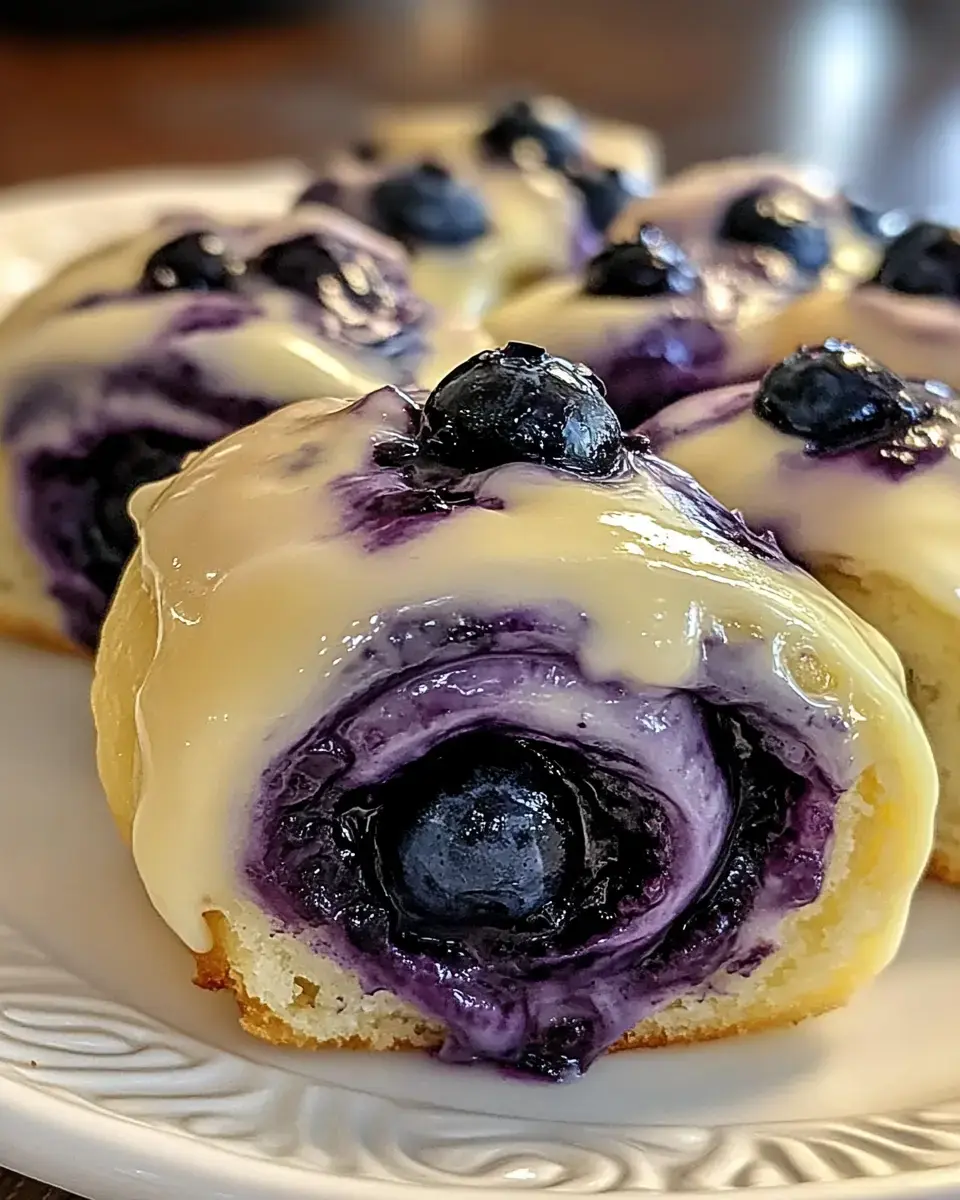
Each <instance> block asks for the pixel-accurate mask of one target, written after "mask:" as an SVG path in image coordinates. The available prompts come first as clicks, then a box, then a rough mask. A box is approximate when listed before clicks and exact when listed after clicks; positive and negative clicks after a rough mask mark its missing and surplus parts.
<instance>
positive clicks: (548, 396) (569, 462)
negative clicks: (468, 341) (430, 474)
mask: <svg viewBox="0 0 960 1200" xmlns="http://www.w3.org/2000/svg"><path fill="white" fill-rule="evenodd" d="M420 449H421V452H422V454H423V455H424V456H425V457H426V458H432V459H434V460H436V461H437V462H441V463H444V464H446V465H447V466H451V467H455V468H458V469H460V470H464V471H484V470H488V469H490V468H492V467H498V466H502V465H503V464H505V463H511V462H535V463H544V464H546V465H549V466H556V467H563V468H565V469H567V470H570V471H576V472H578V473H579V474H581V475H608V474H610V473H611V472H612V471H614V470H615V469H616V467H617V465H618V463H619V462H620V458H621V454H622V449H623V436H622V430H621V428H620V422H619V421H618V419H617V416H616V414H615V413H614V411H613V409H612V408H611V407H610V405H609V404H607V402H606V399H605V398H604V387H603V384H602V383H601V382H600V380H599V379H598V378H597V377H596V375H594V374H593V372H592V371H589V370H588V369H587V368H586V367H585V366H583V365H582V364H574V363H571V362H568V361H567V360H566V359H564V358H555V357H554V356H553V355H551V354H548V353H547V352H546V351H545V350H544V349H543V348H542V347H540V346H531V345H528V344H527V343H526V342H508V343H507V345H506V346H504V347H503V349H501V350H484V351H481V353H480V354H476V355H474V356H473V358H470V359H468V360H467V361H466V362H465V363H461V364H460V366H459V367H457V368H456V369H455V370H453V371H451V372H450V374H449V375H447V376H446V377H445V378H444V379H441V381H440V382H439V383H438V384H437V386H436V388H434V390H433V392H431V394H430V396H429V397H428V398H427V401H426V404H425V405H424V409H423V421H422V424H421V429H420Z"/></svg>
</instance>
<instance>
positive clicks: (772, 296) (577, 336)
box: [486, 158, 877, 379]
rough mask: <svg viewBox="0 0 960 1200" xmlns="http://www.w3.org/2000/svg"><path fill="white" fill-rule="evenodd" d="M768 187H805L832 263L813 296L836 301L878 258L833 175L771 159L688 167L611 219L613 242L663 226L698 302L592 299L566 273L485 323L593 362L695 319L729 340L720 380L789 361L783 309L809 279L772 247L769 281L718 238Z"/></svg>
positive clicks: (499, 334) (499, 333) (767, 258)
mask: <svg viewBox="0 0 960 1200" xmlns="http://www.w3.org/2000/svg"><path fill="white" fill-rule="evenodd" d="M771 181H772V182H773V183H780V184H789V185H791V186H793V187H796V188H798V189H800V190H801V191H802V192H803V193H804V195H805V196H806V197H807V198H808V199H809V203H810V206H811V208H812V210H813V212H814V213H815V214H819V217H820V219H821V220H822V221H823V222H824V224H825V226H826V228H827V231H828V235H829V237H830V239H831V245H832V249H833V261H832V263H831V265H830V266H829V267H828V268H827V269H826V270H825V271H824V272H823V273H822V275H821V276H820V278H819V279H818V280H817V281H816V289H815V292H814V294H813V295H814V297H816V299H817V301H819V299H820V297H824V300H823V302H824V303H830V302H831V298H832V296H833V294H834V293H835V292H836V291H837V290H838V289H839V288H841V287H843V288H844V289H846V288H848V287H849V286H850V285H852V284H853V283H854V282H856V281H857V280H858V279H859V278H861V277H862V276H863V275H864V274H865V273H866V272H867V270H869V269H872V268H873V266H874V265H875V262H876V255H877V251H876V249H875V248H874V247H873V246H872V245H871V244H870V243H869V242H868V241H867V239H865V238H863V237H861V236H860V235H859V234H858V233H857V232H856V231H855V229H854V228H853V226H852V223H851V221H850V219H849V217H848V215H847V210H846V204H845V202H844V200H843V198H842V197H841V196H840V195H839V194H838V193H837V192H836V190H835V188H834V186H833V184H832V182H831V181H830V179H829V178H828V177H826V176H825V175H823V174H822V173H821V172H818V171H815V170H814V169H812V168H800V167H791V166H788V165H786V164H784V163H782V162H780V161H779V160H778V159H774V158H752V159H733V160H728V161H724V162H718V163H704V164H702V165H700V166H697V167H692V168H690V169H689V170H687V171H684V172H682V173H681V174H679V175H677V176H676V177H675V178H673V179H670V180H668V181H667V182H666V183H664V184H663V185H662V186H661V187H660V188H659V189H658V191H656V192H655V193H654V194H653V195H651V196H649V197H646V198H644V199H641V200H636V201H634V202H633V203H632V204H631V205H629V206H628V207H627V209H626V210H625V211H624V212H623V213H622V214H621V215H620V217H619V218H618V219H617V220H616V221H615V222H614V225H613V226H612V228H611V231H610V235H609V239H608V240H609V241H611V242H617V241H632V240H634V239H635V238H636V236H637V232H638V230H639V228H640V226H641V225H644V224H653V225H657V226H659V227H660V228H661V229H663V231H664V232H665V233H666V234H667V236H668V237H670V238H671V239H672V240H674V241H676V242H677V243H678V244H679V245H680V246H681V247H682V248H683V250H684V251H685V252H686V254H687V255H688V257H689V258H690V260H691V262H692V263H693V264H694V265H695V266H696V267H697V268H698V269H699V270H700V271H701V274H702V278H703V293H702V298H694V297H690V296H672V295H664V296H652V297H638V298H627V297H608V296H593V295H587V294H586V293H584V291H583V287H582V283H583V280H582V277H581V276H579V275H576V276H567V277H566V278H564V279H562V280H551V281H548V282H546V283H543V284H541V285H540V286H539V287H536V288H532V289H530V290H528V291H527V292H525V293H523V294H521V295H520V296H518V297H516V298H515V299H513V300H508V301H507V302H506V303H505V304H503V305H502V306H501V307H500V308H499V309H498V310H496V311H494V313H492V314H491V315H490V316H489V317H488V318H487V322H486V323H487V328H488V329H489V330H490V332H491V333H492V334H493V336H494V338H495V339H496V340H497V341H499V342H502V341H504V340H506V339H507V338H508V337H513V338H519V339H525V340H527V341H531V342H537V343H540V344H542V345H544V346H546V347H547V348H548V349H549V350H552V351H553V352H554V353H556V354H562V355H565V356H566V357H569V358H583V359H585V360H586V361H587V362H591V361H596V360H597V358H598V356H599V357H601V358H602V356H603V354H604V353H605V352H607V351H609V350H610V349H613V348H616V347H617V346H618V345H622V344H629V343H630V342H631V341H632V340H635V339H636V338H637V336H638V334H640V333H641V332H642V331H643V329H644V328H645V327H647V326H649V325H652V324H654V323H656V322H659V321H661V320H663V319H664V318H667V317H685V318H694V319H697V318H699V319H701V320H704V321H707V322H708V323H709V324H711V325H713V326H714V328H715V329H717V330H718V331H719V332H720V333H721V334H722V335H723V337H724V339H725V341H726V345H727V358H726V361H725V363H724V367H723V371H724V374H723V378H724V379H738V378H739V379H742V378H745V377H749V376H750V375H752V374H755V373H759V372H760V370H761V369H762V368H764V367H766V366H768V365H769V364H770V363H771V362H774V361H775V360H776V359H777V358H779V357H783V355H782V354H781V353H779V347H780V341H781V338H782V334H781V331H782V329H783V327H784V325H787V324H788V323H789V316H784V317H781V313H782V312H784V311H786V312H787V313H789V311H790V310H791V306H792V305H794V304H796V303H798V294H799V293H803V292H805V291H806V290H807V289H809V288H810V286H811V279H810V278H809V277H808V276H806V275H804V274H803V273H802V272H800V271H798V270H796V268H795V267H794V265H793V264H792V263H791V261H790V260H789V259H788V258H787V257H786V256H784V255H782V254H780V253H779V252H777V251H774V250H764V251H763V252H762V253H763V265H764V270H765V272H766V277H765V276H764V274H763V273H762V272H760V271H759V270H757V269H755V268H752V267H750V266H749V264H748V263H747V262H746V260H743V259H739V258H738V256H737V251H736V250H734V251H733V253H731V252H730V249H729V247H726V246H725V245H724V244H723V243H721V242H720V241H719V240H718V238H717V236H716V235H717V228H718V226H719V224H720V221H721V219H722V215H723V213H724V211H725V209H726V208H727V206H728V205H729V204H730V202H731V201H732V200H733V199H734V197H736V196H738V195H742V194H743V193H745V192H748V191H750V190H751V189H753V188H755V187H759V186H761V185H762V184H765V183H768V182H771ZM758 253H759V252H758ZM799 302H800V303H801V304H803V303H805V302H806V301H805V300H801V301H799ZM811 302H813V301H812V300H811ZM781 322H782V323H781Z"/></svg>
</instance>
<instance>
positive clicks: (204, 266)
mask: <svg viewBox="0 0 960 1200" xmlns="http://www.w3.org/2000/svg"><path fill="white" fill-rule="evenodd" d="M242 274H243V267H242V265H241V264H239V263H237V262H235V261H234V260H232V259H231V258H230V257H229V255H228V254H227V248H226V246H225V245H224V243H223V241H222V240H221V239H220V238H219V237H218V236H217V234H215V233H209V232H203V231H200V232H195V233H185V234H184V235H183V236H182V237H178V238H174V240H173V241H172V242H167V244H166V245H165V246H161V247H160V248H159V250H155V251H154V253H153V254H151V255H150V257H149V258H148V259H147V263H146V266H145V267H144V271H143V276H142V277H141V280H140V287H139V290H140V291H141V292H172V291H191V292H224V291H234V290H236V286H237V280H238V278H239V276H240V275H242Z"/></svg>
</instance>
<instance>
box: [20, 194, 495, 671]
mask: <svg viewBox="0 0 960 1200" xmlns="http://www.w3.org/2000/svg"><path fill="white" fill-rule="evenodd" d="M431 321H432V317H431V314H430V312H429V309H428V307H427V306H426V305H425V304H424V303H423V301H422V300H420V299H419V298H418V297H417V296H416V295H415V293H414V292H413V291H412V290H411V288H410V284H409V280H408V274H407V263H406V256H405V254H404V252H403V250H402V248H401V247H400V246H399V245H397V244H396V243H395V242H392V241H391V240H389V239H387V238H384V237H382V236H381V235H379V234H377V233H375V232H374V231H373V230H369V229H366V228H365V227H364V226H362V225H361V224H359V223H358V222H356V221H353V220H351V219H350V218H348V217H346V216H344V215H343V214H342V213H339V212H336V211H335V210H333V209H320V208H314V209H310V210H309V211H306V210H305V211H303V212H301V213H297V214H295V215H294V216H292V217H290V218H287V219H285V220H283V221H281V222H275V223H273V224H270V225H262V224H261V225H251V226H244V227H238V226H231V227H222V226H216V225H215V224H214V223H213V222H212V221H211V219H210V218H209V217H200V216H194V217H183V218H179V217H178V218H176V219H171V220H168V221H164V222H161V223H160V224H159V225H158V226H156V227H155V228H153V229H150V230H148V231H147V232H145V233H142V234H140V235H138V236H135V237H132V238H129V239H127V240H124V241H121V242H118V243H116V244H114V245H111V246H108V247H106V248H105V249H101V250H98V251H96V252H95V253H93V254H91V255H89V256H88V257H86V258H84V259H82V260H80V261H78V262H76V263H74V264H73V265H72V266H69V267H67V268H66V269H65V270H64V271H63V272H62V273H61V274H60V275H59V276H57V277H56V278H54V279H53V280H52V281H51V282H49V283H48V284H47V285H46V286H44V287H41V288H40V289H39V290H38V291H37V292H35V293H34V294H33V295H31V296H29V297H28V298H26V299H25V300H24V301H23V302H22V303H21V304H20V306H19V307H18V308H16V309H15V310H14V311H13V312H11V313H10V315H9V316H8V317H7V318H6V320H5V321H4V322H3V323H2V324H0V487H2V499H0V629H2V630H3V631H4V632H7V633H11V634H14V635H22V636H26V637H30V638H33V639H35V640H39V641H42V642H45V643H48V644H51V645H60V646H78V647H82V648H86V649H92V648H93V647H94V645H95V644H96V640H97V634H98V630H99V626H100V622H101V620H102V618H103V614H104V612H105V610H106V606H107V603H108V601H109V598H110V596H111V594H112V592H113V589H114V587H115V585H116V582H117V579H118V578H119V573H120V570H121V568H122V566H123V563H124V561H125V559H126V557H127V555H128V554H129V552H130V550H131V549H132V547H133V538H134V531H133V526H132V525H131V523H130V521H129V519H128V517H127V513H126V501H127V497H128V496H129V494H130V493H131V492H132V491H133V490H134V489H135V488H136V487H137V486H138V485H139V484H140V483H143V482H145V481H147V480H150V479H157V478H161V477H162V476H165V475H169V474H170V473H171V472H172V471H174V470H175V469H176V468H177V466H178V465H179V463H180V461H181V459H182V458H183V457H184V455H185V454H187V453H190V452H192V451H195V450H198V449H201V448H202V447H204V446H206V445H208V444H209V443H210V442H213V441H216V440H217V439H218V438H220V437H222V436H223V435H224V434H226V433H228V432H230V431H231V430H233V429H236V428H238V427H240V426H242V425H246V424H247V423H249V422H250V421H253V420H256V419H258V418H259V417H262V416H263V415H265V414H266V413H267V412H269V411H271V410H272V409H274V408H276V407H278V406H279V405H282V404H286V403H288V402H290V401H292V400H302V399H307V398H312V397H326V398H328V399H327V400H325V403H327V404H328V405H331V406H335V405H336V404H337V403H339V402H340V400H341V399H342V398H344V397H353V396H355V395H356V394H357V393H358V391H367V390H370V389H371V388H375V387H378V386H380V385H382V384H383V383H384V382H392V383H399V384H408V383H413V382H414V381H415V380H416V381H419V380H420V379H425V380H426V382H430V378H429V376H430V373H431V372H432V371H440V373H443V370H446V369H449V367H450V366H452V365H453V362H455V361H459V360H460V359H461V358H462V357H463V356H464V355H463V347H462V346H460V347H459V348H458V352H457V353H456V355H455V357H454V358H453V360H452V361H451V360H450V358H449V357H448V358H447V359H446V365H445V367H444V366H443V363H444V358H443V355H444V353H447V354H448V355H449V354H450V350H449V347H447V346H446V345H445V343H443V337H442V336H441V333H442V331H438V329H437V328H436V327H435V326H434V325H432V324H431ZM461 336H462V335H461ZM476 349H477V346H476V345H475V344H474V345H471V346H470V352H473V351H474V350H476ZM436 378H439V374H438V375H435V376H434V378H433V382H435V381H436Z"/></svg>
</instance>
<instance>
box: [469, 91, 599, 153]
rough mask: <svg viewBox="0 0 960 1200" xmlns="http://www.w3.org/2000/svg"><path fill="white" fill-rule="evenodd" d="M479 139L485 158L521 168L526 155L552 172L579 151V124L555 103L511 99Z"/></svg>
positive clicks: (568, 112) (565, 108)
mask: <svg viewBox="0 0 960 1200" xmlns="http://www.w3.org/2000/svg"><path fill="white" fill-rule="evenodd" d="M479 140H480V146H481V149H482V150H483V152H484V153H485V154H486V155H487V156H488V157H489V158H492V159H498V160H502V161H504V162H516V163H520V164H521V165H524V164H525V163H526V161H528V159H527V156H528V155H529V156H530V160H531V161H533V162H540V163H543V164H545V165H546V166H548V167H552V168H553V169H554V170H561V169H562V168H564V167H565V166H567V165H568V164H569V163H571V162H572V161H573V160H574V159H576V158H577V157H578V156H579V154H580V151H581V131H580V126H579V122H578V121H577V120H576V117H575V115H574V114H573V113H572V112H571V111H570V110H569V109H568V108H567V107H566V105H564V104H561V103H560V102H559V101H556V100H515V101H514V102H513V103H512V104H508V105H507V106H506V107H505V108H502V109H501V110H500V111H499V112H498V113H496V114H495V116H494V117H493V119H492V120H491V122H490V124H489V125H488V126H487V127H486V129H484V130H483V131H482V133H481V134H480V138H479Z"/></svg>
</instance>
